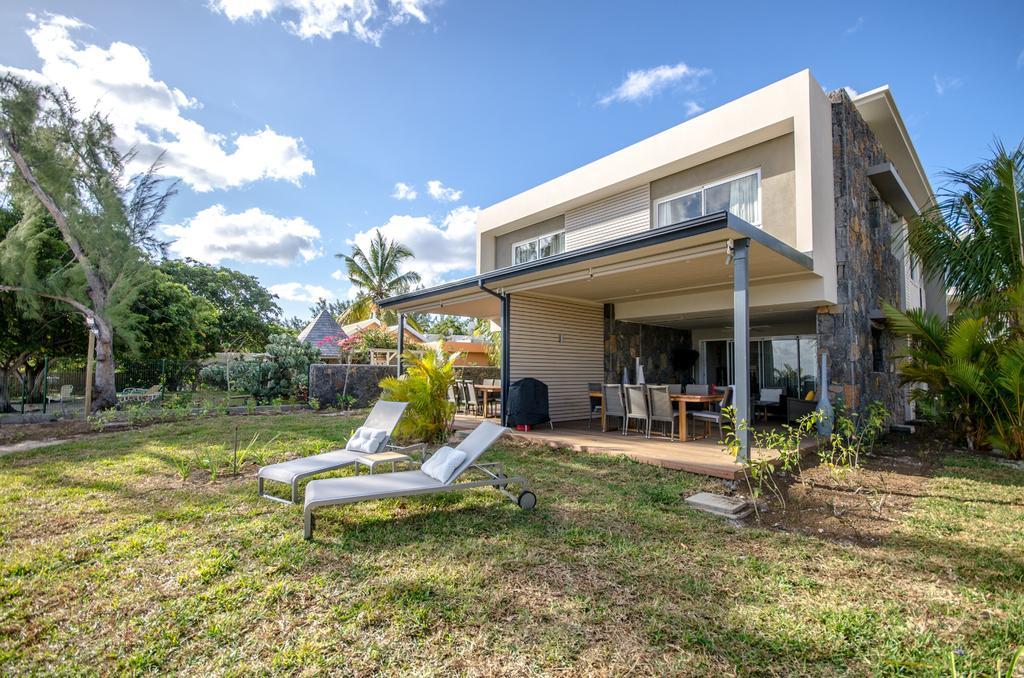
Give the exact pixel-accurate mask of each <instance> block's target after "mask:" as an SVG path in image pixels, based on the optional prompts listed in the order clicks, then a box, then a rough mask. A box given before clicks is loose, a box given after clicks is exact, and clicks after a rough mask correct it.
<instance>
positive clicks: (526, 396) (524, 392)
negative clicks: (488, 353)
mask: <svg viewBox="0 0 1024 678" xmlns="http://www.w3.org/2000/svg"><path fill="white" fill-rule="evenodd" d="M549 421H551V417H550V416H549V413H548V386H547V384H545V383H544V382H543V381H538V380H537V379H533V378H531V377H526V378H525V379H520V380H519V381H517V382H515V383H514V384H511V385H510V386H509V387H508V422H507V423H506V426H522V425H524V424H525V425H529V426H536V425H537V424H546V423H548V422H549Z"/></svg>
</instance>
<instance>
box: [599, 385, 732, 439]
mask: <svg viewBox="0 0 1024 678" xmlns="http://www.w3.org/2000/svg"><path fill="white" fill-rule="evenodd" d="M590 397H591V398H599V399H600V400H601V430H602V431H607V430H608V425H607V423H606V422H605V411H606V410H605V406H604V391H590ZM668 397H669V399H670V400H671V401H672V402H674V403H678V404H679V439H680V440H687V439H688V436H687V434H686V407H687V404H688V403H699V404H703V405H709V404H712V403H717V402H721V400H722V398H723V397H725V396H724V394H721V393H716V394H715V395H697V394H692V393H670V394H669V396H668Z"/></svg>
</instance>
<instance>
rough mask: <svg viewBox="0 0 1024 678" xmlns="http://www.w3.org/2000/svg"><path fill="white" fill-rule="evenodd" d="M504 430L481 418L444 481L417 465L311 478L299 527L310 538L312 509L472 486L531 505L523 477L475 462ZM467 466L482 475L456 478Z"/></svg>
mask: <svg viewBox="0 0 1024 678" xmlns="http://www.w3.org/2000/svg"><path fill="white" fill-rule="evenodd" d="M505 430H506V429H505V428H504V427H502V426H499V425H498V424H495V423H492V422H489V421H485V422H483V423H481V424H480V425H479V426H477V427H476V429H474V430H473V432H472V433H470V434H469V435H468V436H466V439H465V440H463V441H462V442H461V443H459V445H458V446H457V447H456V449H458V450H461V451H463V452H465V453H466V458H465V459H464V460H463V462H462V463H461V464H460V465H459V466H458V467H457V468H456V469H455V471H454V472H453V473H452V476H451V480H449V481H448V482H447V483H442V482H440V481H439V480H436V479H434V478H431V477H430V476H428V475H427V474H426V473H424V472H423V471H421V470H418V469H417V470H415V471H399V472H398V473H378V474H377V475H369V476H356V477H350V478H326V479H323V480H314V481H313V482H311V483H310V484H309V485H307V486H306V504H305V508H304V510H303V513H302V517H303V527H304V530H303V531H304V535H305V537H306V539H312V538H313V527H314V522H315V521H314V516H313V511H314V510H315V509H318V508H322V507H324V506H335V505H338V504H352V503H355V502H359V501H370V500H373V499H388V498H392V497H411V496H414V495H417V494H435V493H439V492H454V491H457V490H468V489H472V488H474V487H494V488H496V489H497V490H498V491H499V492H501V493H502V494H504V495H505V496H507V497H508V498H509V499H511V500H512V501H514V502H515V503H516V504H518V505H519V506H520V507H521V508H523V509H526V510H529V509H532V508H533V507H534V506H536V505H537V497H536V495H534V493H533V492H531V491H530V485H529V483H528V482H527V480H526V478H523V477H521V476H511V477H510V476H506V475H505V469H504V467H503V466H502V464H500V463H497V462H495V463H489V464H478V463H476V462H477V459H479V458H480V455H482V454H483V453H484V452H486V451H487V449H488V448H489V447H490V446H491V445H492V444H494V442H495V441H496V440H498V438H500V437H501V435H502V434H503V433H504V432H505ZM469 469H474V470H476V471H480V472H482V473H483V475H484V476H485V477H484V478H481V479H479V480H468V481H463V482H456V481H458V479H459V477H460V476H462V475H463V474H465V473H466V472H467V471H468V470H469ZM508 485H518V486H519V488H520V492H519V494H518V495H514V494H512V493H511V492H509V491H508V490H507V489H506V487H507V486H508Z"/></svg>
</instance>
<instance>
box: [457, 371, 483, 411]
mask: <svg viewBox="0 0 1024 678" xmlns="http://www.w3.org/2000/svg"><path fill="white" fill-rule="evenodd" d="M459 383H460V384H461V385H462V398H463V400H465V401H466V412H467V413H469V414H480V402H479V400H477V397H476V387H475V386H473V382H472V381H470V380H468V379H464V380H463V381H461V382H459Z"/></svg>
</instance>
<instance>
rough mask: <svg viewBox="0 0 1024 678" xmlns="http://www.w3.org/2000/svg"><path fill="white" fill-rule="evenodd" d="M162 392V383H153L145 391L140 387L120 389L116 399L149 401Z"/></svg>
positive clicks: (133, 401) (126, 401)
mask: <svg viewBox="0 0 1024 678" xmlns="http://www.w3.org/2000/svg"><path fill="white" fill-rule="evenodd" d="M163 394H164V387H163V384H154V385H152V386H150V387H149V388H147V389H146V390H145V391H143V390H142V389H129V388H126V389H125V390H123V391H121V392H120V393H119V394H118V395H117V399H118V401H119V402H122V403H151V402H153V401H154V400H157V399H158V398H160V397H161V396H163Z"/></svg>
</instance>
